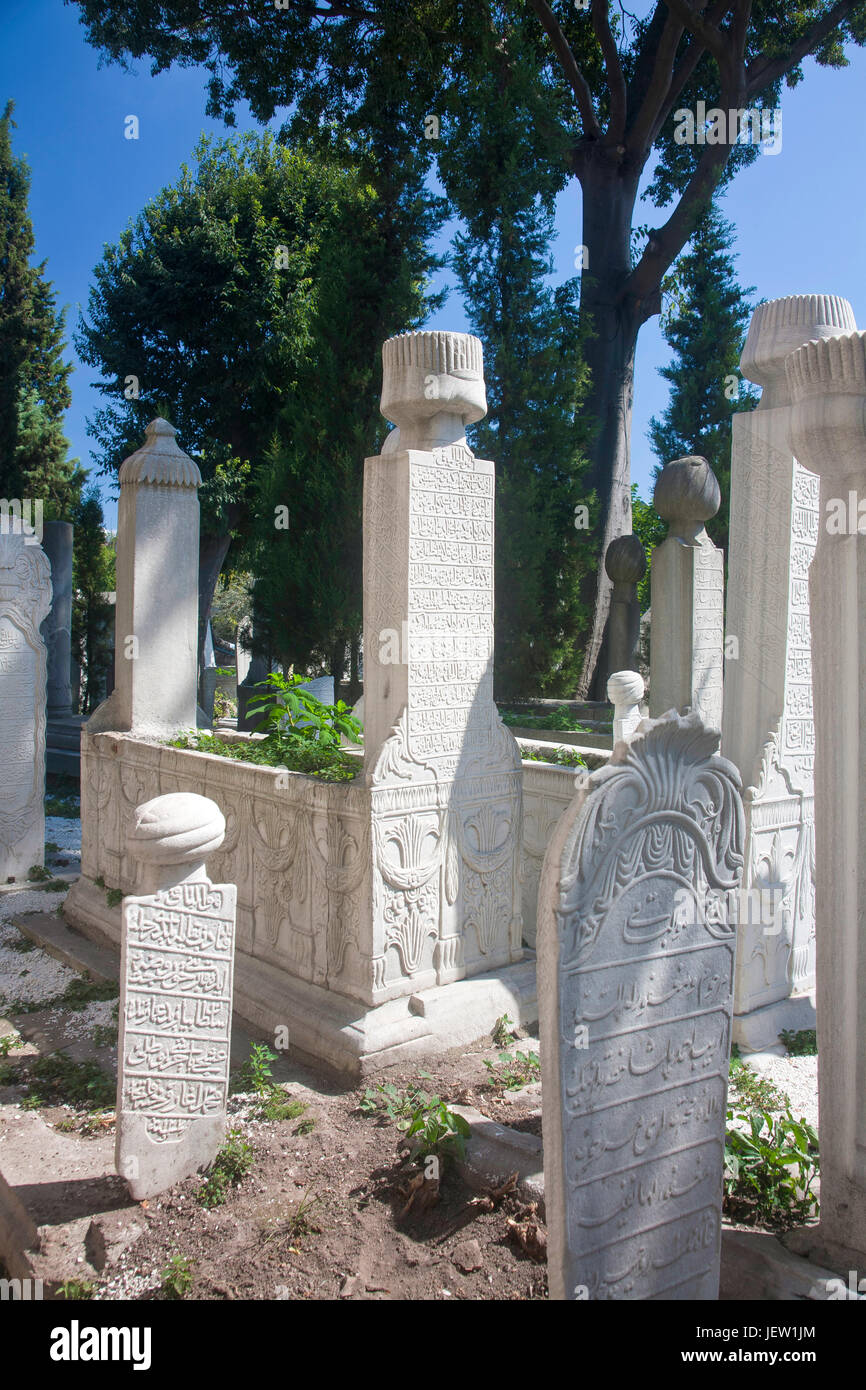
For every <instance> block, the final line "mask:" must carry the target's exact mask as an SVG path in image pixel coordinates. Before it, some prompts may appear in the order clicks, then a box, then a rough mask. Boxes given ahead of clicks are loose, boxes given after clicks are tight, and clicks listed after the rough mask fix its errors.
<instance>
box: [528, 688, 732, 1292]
mask: <svg viewBox="0 0 866 1390" xmlns="http://www.w3.org/2000/svg"><path fill="white" fill-rule="evenodd" d="M718 746H719V734H718V733H717V732H714V731H712V730H708V729H706V728H705V727H704V725H703V724H702V722H701V720H700V719H699V718H698V716H697V715H695V714H691V713H687V714H685V715H679V714H677V713H676V712H675V711H673V710H672V711H670V712H669V713H668V714H666V715H664V716H663V717H662V718H661V719H658V720H644V721H643V722H642V723H641V724H640V725H639V727H638V731H637V733H636V734H635V736H634V737H633V738H632V740H631V741H630V742H625V741H623V742H620V743H618V744H617V745H616V748H615V749H614V754H613V757H612V759H611V761H610V762H609V763H608V764H607V765H606V766H605V767H604V768H602V769H600V770H599V771H598V772H595V773H593V774H592V775H591V776H588V777H585V778H583V779H582V780H581V782H580V783H579V785H578V792H577V795H576V797H575V799H574V801H573V802H572V804H571V806H570V807H569V809H568V810H567V811H566V813H565V815H564V816H563V817H562V820H561V821H560V823H559V825H558V826H557V829H556V831H555V833H554V836H553V838H552V840H551V843H550V845H549V847H548V852H547V855H546V857H545V862H544V869H543V872H542V879H541V885H540V888H539V899H538V969H539V1013H540V1019H541V1056H542V1067H543V1086H544V1101H545V1109H544V1155H545V1185H546V1203H547V1212H548V1229H549V1240H550V1261H549V1268H550V1279H551V1294H552V1296H553V1297H558V1298H574V1297H578V1298H586V1297H588V1298H590V1299H611V1298H613V1299H619V1298H635V1299H645V1298H654V1297H664V1298H706V1299H712V1298H715V1297H716V1296H717V1293H718V1271H719V1253H720V1229H721V1195H722V1174H723V1167H724V1134H725V1106H726V1094H727V1075H728V1059H729V1054H730V1027H731V1010H732V1003H733V968H734V949H735V937H736V914H735V898H736V893H737V890H738V888H739V883H740V875H741V871H742V845H743V812H742V803H741V800H740V795H739V776H738V774H737V771H736V769H735V768H734V767H733V765H732V764H731V763H729V762H727V761H726V760H725V759H723V758H720V757H718V756H716V749H717V748H718Z"/></svg>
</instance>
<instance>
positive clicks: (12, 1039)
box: [0, 1033, 24, 1057]
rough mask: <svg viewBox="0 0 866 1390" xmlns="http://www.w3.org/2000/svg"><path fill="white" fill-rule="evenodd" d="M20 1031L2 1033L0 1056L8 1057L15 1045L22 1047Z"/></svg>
mask: <svg viewBox="0 0 866 1390" xmlns="http://www.w3.org/2000/svg"><path fill="white" fill-rule="evenodd" d="M23 1046H24V1044H23V1042H22V1041H21V1035H20V1033H4V1034H3V1037H2V1038H0V1057H8V1056H9V1053H10V1052H12V1051H14V1049H15V1048H17V1047H23Z"/></svg>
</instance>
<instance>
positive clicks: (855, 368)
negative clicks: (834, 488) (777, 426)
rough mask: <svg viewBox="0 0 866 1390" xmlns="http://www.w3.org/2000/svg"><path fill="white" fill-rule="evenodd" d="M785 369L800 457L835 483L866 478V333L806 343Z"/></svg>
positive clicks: (862, 481)
mask: <svg viewBox="0 0 866 1390" xmlns="http://www.w3.org/2000/svg"><path fill="white" fill-rule="evenodd" d="M785 370H786V373H787V379H788V385H789V388H790V391H791V397H792V401H793V408H792V412H791V442H792V445H793V448H794V452H795V453H796V455H797V458H798V459H799V461H800V462H801V463H802V464H803V465H804V466H805V467H806V468H810V469H811V470H812V472H813V473H818V474H819V475H820V476H821V478H822V479H826V480H828V481H830V482H832V483H838V484H839V485H842V484H843V483H846V482H847V483H851V484H852V485H854V486H856V485H857V484H858V483H859V484H860V485H861V486H862V485H864V484H866V333H845V334H842V335H841V336H839V337H835V338H825V339H823V340H820V341H816V342H810V343H806V344H805V345H804V346H803V347H801V348H798V349H797V351H796V352H792V353H791V354H790V356H789V357H788V359H787V361H786V363H785Z"/></svg>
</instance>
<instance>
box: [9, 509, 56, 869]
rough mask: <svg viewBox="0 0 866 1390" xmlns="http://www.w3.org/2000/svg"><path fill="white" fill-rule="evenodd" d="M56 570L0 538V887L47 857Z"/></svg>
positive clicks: (32, 551)
mask: <svg viewBox="0 0 866 1390" xmlns="http://www.w3.org/2000/svg"><path fill="white" fill-rule="evenodd" d="M50 607H51V569H50V565H49V563H48V558H47V556H46V555H45V553H44V551H43V550H42V548H41V546H39V545H38V544H37V543H30V542H29V540H28V537H27V536H25V535H24V534H22V533H20V532H19V533H17V534H16V533H9V532H0V766H2V769H3V773H2V776H3V794H2V797H0V883H6V881H7V880H8V879H13V878H14V879H19V878H21V879H24V878H26V877H27V872H28V870H29V869H31V868H33V866H34V865H41V864H42V863H43V861H44V857H45V702H46V681H47V656H46V649H45V642H44V641H43V639H42V636H41V633H40V631H39V627H40V624H41V623H42V621H43V620H44V618H45V617H46V615H47V613H48V611H49V609H50Z"/></svg>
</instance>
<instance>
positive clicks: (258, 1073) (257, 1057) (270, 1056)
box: [232, 1043, 277, 1096]
mask: <svg viewBox="0 0 866 1390" xmlns="http://www.w3.org/2000/svg"><path fill="white" fill-rule="evenodd" d="M276 1060H277V1054H276V1052H272V1051H271V1049H270V1048H269V1047H268V1045H267V1043H253V1044H252V1046H251V1047H250V1055H249V1058H248V1059H247V1061H246V1062H244V1064H243V1066H242V1067H240V1068H239V1069H238V1071H237V1073H236V1075H235V1077H234V1080H233V1084H232V1090H233V1091H235V1092H237V1091H240V1092H244V1091H255V1093H256V1095H257V1096H266V1095H267V1094H268V1092H269V1091H271V1090H273V1088H274V1085H275V1083H274V1079H273V1069H272V1067H271V1063H272V1062H275V1061H276Z"/></svg>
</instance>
